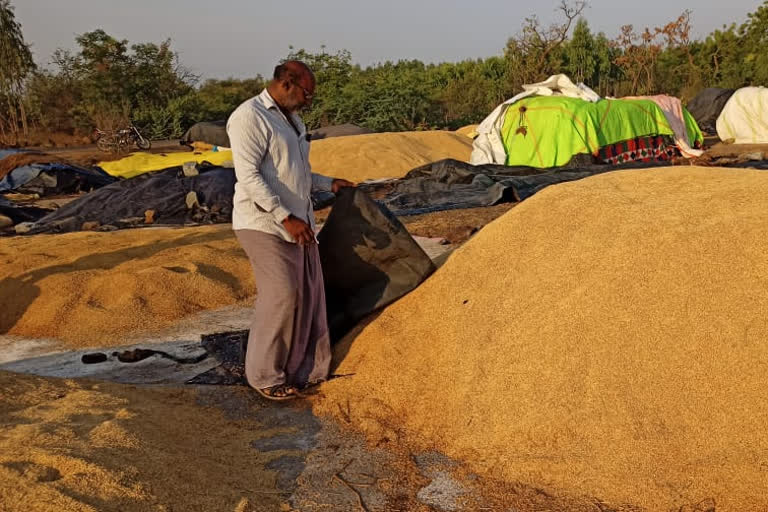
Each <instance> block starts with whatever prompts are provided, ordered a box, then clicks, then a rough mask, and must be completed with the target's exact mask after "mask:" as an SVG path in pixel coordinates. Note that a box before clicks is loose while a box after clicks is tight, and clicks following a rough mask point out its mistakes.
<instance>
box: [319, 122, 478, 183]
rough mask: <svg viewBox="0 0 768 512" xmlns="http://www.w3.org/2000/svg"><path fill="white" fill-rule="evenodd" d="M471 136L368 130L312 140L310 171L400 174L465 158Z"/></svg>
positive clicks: (360, 176)
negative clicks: (415, 168) (450, 159)
mask: <svg viewBox="0 0 768 512" xmlns="http://www.w3.org/2000/svg"><path fill="white" fill-rule="evenodd" d="M471 153H472V139H470V138H468V137H466V136H463V135H460V134H458V133H454V132H447V131H431V132H403V133H371V134H366V135H351V136H349V137H333V138H329V139H322V140H317V141H313V142H312V144H311V149H310V152H309V160H310V163H311V164H312V170H313V171H314V172H317V173H320V174H325V175H327V176H333V177H334V178H344V179H347V180H351V181H355V182H359V181H363V180H368V179H380V178H400V177H402V176H404V175H405V173H407V172H408V171H410V170H411V169H413V168H414V167H419V166H420V165H424V164H428V163H430V162H435V161H437V160H442V159H444V158H454V159H456V160H462V161H465V162H466V161H469V155H470V154H471Z"/></svg>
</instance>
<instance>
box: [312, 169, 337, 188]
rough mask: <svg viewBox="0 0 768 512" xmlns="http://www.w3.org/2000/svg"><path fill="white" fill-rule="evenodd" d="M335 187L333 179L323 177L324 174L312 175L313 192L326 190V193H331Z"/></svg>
mask: <svg viewBox="0 0 768 512" xmlns="http://www.w3.org/2000/svg"><path fill="white" fill-rule="evenodd" d="M332 186H333V178H329V177H328V176H323V175H322V174H317V173H314V172H313V173H312V189H313V190H324V191H325V192H330V191H331V187H332Z"/></svg>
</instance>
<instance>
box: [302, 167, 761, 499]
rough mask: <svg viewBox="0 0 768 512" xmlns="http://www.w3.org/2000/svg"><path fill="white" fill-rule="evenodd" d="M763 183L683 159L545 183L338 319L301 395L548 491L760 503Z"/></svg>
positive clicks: (377, 430)
mask: <svg viewBox="0 0 768 512" xmlns="http://www.w3.org/2000/svg"><path fill="white" fill-rule="evenodd" d="M767 195H768V174H766V173H764V172H760V171H751V170H731V169H727V170H726V169H719V168H695V167H683V168H663V169H653V170H640V171H635V170H633V171H619V172H613V173H608V174H603V175H600V176H596V177H592V178H587V179H584V180H581V181H577V182H573V183H567V184H563V185H558V186H554V187H550V188H548V189H546V190H544V191H543V192H541V193H539V194H537V195H536V196H534V197H533V198H531V199H530V200H528V201H525V202H523V203H522V204H520V205H519V206H517V207H516V208H515V209H513V210H512V211H510V212H509V213H507V214H505V215H504V216H502V217H500V218H499V219H497V220H495V221H494V222H492V223H491V224H489V225H488V226H486V227H485V228H484V229H483V230H482V231H481V232H480V233H479V234H478V235H476V236H475V238H473V239H472V240H470V241H469V242H468V243H467V244H466V245H465V246H463V247H462V248H460V249H458V250H457V251H456V252H455V253H454V254H453V255H452V256H451V258H450V259H449V260H448V262H447V263H446V264H445V265H444V266H443V267H442V268H441V269H440V270H438V271H437V273H435V274H434V275H433V276H432V277H431V278H429V279H428V280H427V281H426V282H425V283H424V284H422V285H421V287H419V288H418V289H416V290H414V291H413V292H411V293H410V294H409V295H407V296H406V297H405V298H403V299H401V300H400V301H399V302H397V303H395V304H394V305H392V306H390V307H389V308H387V309H385V310H384V311H383V312H382V313H381V314H380V315H379V316H378V317H377V318H376V319H375V320H373V321H372V322H371V323H370V324H369V325H367V326H366V327H364V328H362V329H358V332H357V334H356V335H355V334H352V335H350V336H348V337H347V338H346V339H345V340H344V341H343V342H342V343H341V344H340V346H339V347H337V353H336V357H337V358H339V359H341V358H343V362H342V363H341V364H340V366H339V367H338V368H337V369H336V372H337V373H340V374H345V375H350V376H348V377H346V378H342V379H336V380H334V381H331V382H330V383H328V384H327V385H326V386H325V387H324V393H325V395H326V396H325V398H324V399H322V400H320V401H319V402H318V403H317V407H318V409H319V410H321V411H325V412H328V413H331V414H335V415H341V416H343V417H345V418H346V421H351V422H352V423H353V424H358V425H361V426H362V427H363V428H364V429H366V430H368V431H369V433H370V434H371V435H372V436H374V437H377V436H385V437H388V436H397V435H398V434H397V433H398V432H402V431H405V432H406V433H407V434H408V435H409V438H410V439H411V440H412V442H413V443H414V444H415V445H418V446H421V447H422V448H423V447H431V448H436V449H438V450H442V451H443V452H445V453H446V454H447V455H450V456H454V457H458V458H462V459H464V460H466V461H468V462H469V463H470V465H471V466H472V467H474V468H475V469H476V470H479V471H481V472H486V473H488V474H490V475H493V476H495V477H499V478H503V479H505V480H507V481H516V482H524V483H527V484H531V485H534V486H535V487H537V488H541V489H544V490H545V491H546V492H549V493H553V494H560V495H588V496H594V497H595V498H596V499H599V500H603V501H604V502H606V503H608V504H610V505H612V506H620V505H623V504H634V505H637V506H641V507H647V508H648V509H651V510H670V509H675V510H678V508H680V507H683V506H686V505H687V504H690V503H694V504H695V503H701V502H706V503H711V502H709V501H706V500H710V499H713V500H714V501H715V503H716V504H717V509H718V510H720V509H721V508H722V509H724V510H757V509H764V508H766V507H767V506H768V495H767V494H766V487H765V478H766V477H765V467H766V461H767V460H768V432H766V429H765V425H766V424H768V393H766V377H765V376H766V374H768V344H766V343H765V340H766V339H768V293H766V290H768V208H766V207H765V197H766V196H767ZM352 340H354V341H352ZM350 342H352V343H351V347H350ZM680 509H681V510H682V508H680Z"/></svg>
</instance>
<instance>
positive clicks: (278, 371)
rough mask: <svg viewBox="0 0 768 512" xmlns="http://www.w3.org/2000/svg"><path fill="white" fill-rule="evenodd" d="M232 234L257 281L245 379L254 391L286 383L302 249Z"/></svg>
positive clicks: (257, 234) (248, 233) (270, 238)
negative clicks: (241, 247) (244, 254)
mask: <svg viewBox="0 0 768 512" xmlns="http://www.w3.org/2000/svg"><path fill="white" fill-rule="evenodd" d="M235 234H236V235H237V238H238V240H239V241H240V244H241V245H242V246H243V249H244V250H245V252H246V254H248V258H249V259H250V261H251V267H252V268H253V275H254V278H255V279H256V301H255V303H254V313H253V322H252V323H251V332H250V335H249V337H248V350H247V351H246V354H245V376H246V378H247V379H248V384H250V385H251V386H252V387H254V388H256V389H264V388H267V387H271V386H276V385H279V384H285V383H286V374H285V367H286V363H287V361H288V355H289V354H290V352H291V343H292V341H293V338H294V324H295V320H296V318H295V317H296V309H297V306H298V297H299V294H298V287H299V281H298V280H299V272H300V271H301V266H302V260H301V256H302V253H301V247H299V246H298V245H296V244H292V243H289V242H286V241H284V240H283V239H281V238H279V237H278V236H275V235H270V234H267V233H263V232H261V231H255V230H237V231H235Z"/></svg>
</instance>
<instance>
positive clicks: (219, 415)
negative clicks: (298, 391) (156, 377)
mask: <svg viewBox="0 0 768 512" xmlns="http://www.w3.org/2000/svg"><path fill="white" fill-rule="evenodd" d="M248 416H249V415H248V414H246V413H245V411H243V417H248ZM258 427H259V425H258V424H257V423H256V422H255V421H251V420H235V419H232V418H231V417H227V416H225V414H224V413H223V412H222V411H220V410H218V409H216V408H213V407H206V406H203V405H201V404H200V401H199V397H197V394H196V392H195V391H193V390H191V389H186V390H180V389H157V388H155V389H139V388H135V387H133V386H120V385H116V384H107V383H99V384H97V383H87V382H77V381H70V380H66V381H65V380H58V379H44V378H38V377H30V376H26V375H19V374H12V373H8V372H0V433H1V434H2V435H0V510H3V511H5V512H48V511H53V510H55V511H60V512H65V511H67V512H69V511H72V512H74V511H77V512H95V511H103V510H119V511H124V512H139V511H149V510H152V511H163V510H184V511H193V510H194V511H201V512H202V511H205V512H207V511H211V510H222V511H224V510H226V511H241V512H242V511H255V510H279V509H280V502H281V501H282V500H283V499H284V498H285V495H284V494H282V493H281V492H280V490H279V489H278V488H277V486H276V479H277V474H276V473H275V472H274V471H271V470H269V469H267V465H268V464H269V462H270V460H272V459H275V458H276V457H277V456H279V455H281V454H282V453H284V452H277V453H275V452H266V453H265V452H259V451H257V450H254V449H253V448H252V447H251V443H252V442H253V440H254V439H255V438H258V437H259V435H260V434H259V431H258V430H257V428H258ZM262 430H263V427H262ZM273 432H274V430H273Z"/></svg>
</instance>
